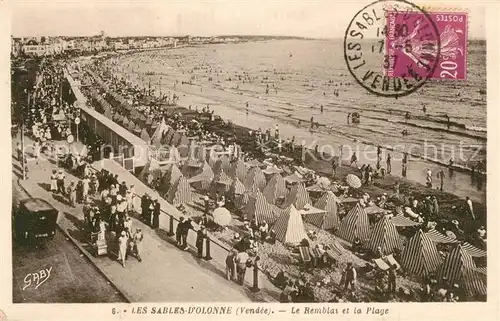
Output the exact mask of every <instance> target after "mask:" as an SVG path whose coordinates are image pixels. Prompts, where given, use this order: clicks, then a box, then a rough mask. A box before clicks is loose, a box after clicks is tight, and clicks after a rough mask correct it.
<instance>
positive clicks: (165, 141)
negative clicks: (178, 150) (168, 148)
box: [162, 127, 175, 145]
mask: <svg viewBox="0 0 500 321" xmlns="http://www.w3.org/2000/svg"><path fill="white" fill-rule="evenodd" d="M174 134H175V130H174V129H173V128H172V127H170V128H169V129H168V132H167V133H166V134H165V137H164V138H163V141H162V143H163V144H166V145H172V144H171V143H170V142H171V141H172V137H173V136H174Z"/></svg>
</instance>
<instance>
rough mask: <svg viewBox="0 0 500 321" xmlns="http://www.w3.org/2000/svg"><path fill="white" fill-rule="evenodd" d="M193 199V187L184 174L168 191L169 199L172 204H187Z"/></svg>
mask: <svg viewBox="0 0 500 321" xmlns="http://www.w3.org/2000/svg"><path fill="white" fill-rule="evenodd" d="M192 200H193V195H192V194H191V187H190V186H189V183H188V181H187V179H186V178H185V177H184V176H182V177H181V178H179V179H178V180H177V182H176V183H175V184H174V185H172V187H170V189H169V190H168V193H167V201H168V202H169V203H171V204H174V205H177V204H186V203H190V202H191V201H192Z"/></svg>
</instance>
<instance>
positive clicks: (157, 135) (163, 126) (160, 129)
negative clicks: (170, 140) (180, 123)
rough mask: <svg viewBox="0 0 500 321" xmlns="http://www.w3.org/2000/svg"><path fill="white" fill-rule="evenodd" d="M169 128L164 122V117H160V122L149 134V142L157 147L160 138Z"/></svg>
mask: <svg viewBox="0 0 500 321" xmlns="http://www.w3.org/2000/svg"><path fill="white" fill-rule="evenodd" d="M169 128H170V126H168V125H167V124H166V123H165V119H162V121H161V122H160V124H159V125H158V126H157V127H156V130H155V131H154V133H153V135H151V144H152V145H155V146H157V147H158V146H160V145H161V144H162V143H161V140H162V138H163V135H165V134H166V133H167V132H168V130H169Z"/></svg>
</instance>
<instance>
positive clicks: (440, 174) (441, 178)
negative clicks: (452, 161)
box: [437, 170, 444, 192]
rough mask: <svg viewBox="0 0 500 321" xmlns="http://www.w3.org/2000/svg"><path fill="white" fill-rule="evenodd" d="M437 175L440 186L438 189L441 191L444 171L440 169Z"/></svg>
mask: <svg viewBox="0 0 500 321" xmlns="http://www.w3.org/2000/svg"><path fill="white" fill-rule="evenodd" d="M437 177H438V178H439V182H440V186H439V190H440V191H441V192H442V191H443V185H444V171H443V170H441V171H439V172H438V173H437Z"/></svg>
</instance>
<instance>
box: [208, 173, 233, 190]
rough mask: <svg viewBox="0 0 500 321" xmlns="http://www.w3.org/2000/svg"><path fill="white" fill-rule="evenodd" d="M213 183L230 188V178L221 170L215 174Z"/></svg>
mask: <svg viewBox="0 0 500 321" xmlns="http://www.w3.org/2000/svg"><path fill="white" fill-rule="evenodd" d="M213 182H214V183H218V184H222V185H226V186H227V187H228V188H229V187H230V186H231V183H232V180H231V178H229V176H227V174H226V172H224V171H223V170H222V169H221V170H219V172H218V173H217V174H215V176H214V179H213Z"/></svg>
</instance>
